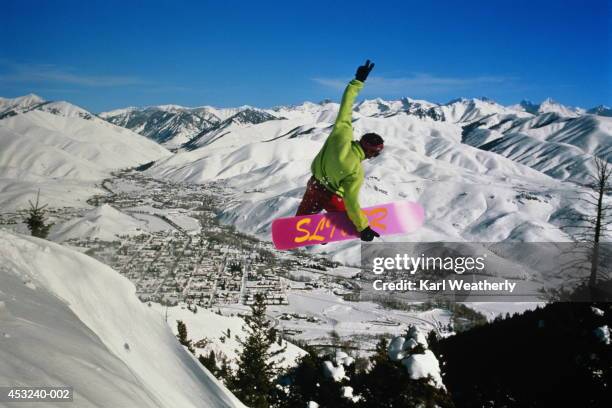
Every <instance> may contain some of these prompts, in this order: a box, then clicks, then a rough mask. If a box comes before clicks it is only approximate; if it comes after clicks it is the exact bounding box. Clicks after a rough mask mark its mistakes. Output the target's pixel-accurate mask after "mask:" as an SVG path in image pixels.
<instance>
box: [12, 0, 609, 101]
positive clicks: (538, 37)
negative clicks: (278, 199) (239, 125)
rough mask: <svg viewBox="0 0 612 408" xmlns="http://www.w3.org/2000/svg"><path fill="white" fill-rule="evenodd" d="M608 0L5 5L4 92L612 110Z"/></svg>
mask: <svg viewBox="0 0 612 408" xmlns="http://www.w3.org/2000/svg"><path fill="white" fill-rule="evenodd" d="M611 2H612V0H609V1H536V0H532V1H522V0H519V1H512V2H507V1H506V2H501V1H500V2H496V1H490V0H489V1H486V2H485V1H465V2H463V1H448V2H446V1H435V2H426V1H422V0H421V1H350V2H343V1H337V2H330V1H327V2H322V1H321V2H319V1H308V2H306V1H304V2H302V1H294V2H289V1H278V2H276V1H262V2H253V1H244V2H238V1H231V0H226V1H214V2H208V1H199V2H195V1H194V2H187V1H128V2H115V1H108V0H107V1H83V0H82V1H60V0H58V1H28V2H24V1H12V0H3V1H2V5H1V7H2V13H1V14H0V35H1V36H2V37H1V38H2V39H3V40H2V43H1V44H0V96H4V97H15V96H19V95H23V94H26V93H30V92H34V93H37V94H39V95H41V96H42V97H44V98H45V99H49V100H58V99H62V100H68V101H70V102H73V103H75V104H78V105H80V106H83V107H85V108H87V109H89V110H91V111H94V112H99V111H103V110H109V109H113V108H118V107H125V106H130V105H136V106H143V105H155V104H167V103H174V104H180V105H186V106H199V105H213V106H220V107H221V106H238V105H244V104H249V105H255V106H260V107H270V106H274V105H281V104H294V103H300V102H302V101H305V100H310V101H315V102H316V101H320V100H322V99H325V98H330V99H333V100H337V99H338V98H339V97H340V93H341V90H342V87H343V85H344V84H345V83H346V81H348V80H349V79H351V78H352V76H353V75H354V72H355V68H356V67H357V65H359V64H361V63H363V61H364V60H365V59H366V58H370V59H371V60H373V61H374V62H375V63H376V67H375V68H374V71H373V72H372V74H371V79H369V80H368V83H367V84H366V88H365V89H364V92H363V94H362V97H365V98H373V97H382V98H386V99H394V98H400V97H403V96H409V97H412V98H422V99H427V100H430V101H435V102H447V101H449V100H450V99H453V98H457V97H478V96H487V97H490V98H492V99H495V100H497V101H499V102H500V103H503V104H511V103H516V102H518V101H520V100H521V99H523V98H526V99H530V100H533V101H536V102H539V101H541V100H543V99H544V98H546V97H549V96H550V97H552V98H553V99H555V100H558V101H559V102H561V103H564V104H568V105H577V106H582V107H587V108H589V107H592V106H594V105H597V104H600V103H604V104H607V105H612V40H611V36H612V35H611V32H612V16H611V13H610V8H611Z"/></svg>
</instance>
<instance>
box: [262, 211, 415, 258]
mask: <svg viewBox="0 0 612 408" xmlns="http://www.w3.org/2000/svg"><path fill="white" fill-rule="evenodd" d="M362 211H363V213H364V214H365V216H366V217H367V218H368V220H369V222H370V228H372V229H373V230H374V231H376V232H378V233H379V234H380V235H381V236H385V235H392V234H402V233H404V234H405V233H409V232H412V231H414V230H416V229H417V228H419V227H420V226H421V225H423V221H424V220H425V210H424V209H423V207H421V205H420V204H418V203H414V202H411V201H401V202H397V203H389V204H380V205H375V206H373V207H367V208H362ZM355 238H359V232H358V231H357V229H356V228H355V226H354V225H353V223H352V222H351V220H350V219H349V218H348V216H347V215H346V213H345V212H325V213H319V214H312V215H299V216H295V217H286V218H278V219H276V220H274V221H273V222H272V241H273V242H274V245H275V246H276V248H277V249H293V248H298V247H303V246H308V245H317V244H322V243H327V242H336V241H344V240H348V239H355Z"/></svg>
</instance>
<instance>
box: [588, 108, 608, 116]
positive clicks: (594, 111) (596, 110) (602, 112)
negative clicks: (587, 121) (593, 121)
mask: <svg viewBox="0 0 612 408" xmlns="http://www.w3.org/2000/svg"><path fill="white" fill-rule="evenodd" d="M587 113H590V114H592V115H599V116H612V108H610V107H609V106H606V105H598V106H596V107H594V108H591V109H589V110H588V111H587Z"/></svg>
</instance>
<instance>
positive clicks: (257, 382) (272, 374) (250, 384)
mask: <svg viewBox="0 0 612 408" xmlns="http://www.w3.org/2000/svg"><path fill="white" fill-rule="evenodd" d="M245 322H246V326H245V327H244V329H245V331H247V332H248V336H247V338H246V339H244V340H241V339H238V341H239V343H240V344H241V346H242V350H241V351H239V350H237V353H238V361H237V363H238V370H237V371H236V374H235V375H234V376H233V377H232V378H231V379H230V381H228V385H229V388H230V390H231V391H232V392H233V393H234V394H235V395H236V396H237V397H238V398H239V399H240V400H241V401H242V402H243V403H244V404H245V405H247V406H249V407H252V408H268V407H270V406H271V405H272V404H273V403H274V401H275V400H276V399H277V397H276V392H277V389H276V387H275V384H274V380H275V378H276V377H277V375H278V373H279V367H278V363H277V362H275V361H274V357H275V356H276V355H278V354H280V353H282V352H283V351H284V350H285V349H284V348H282V349H278V350H277V351H274V352H273V351H272V350H271V348H272V345H273V343H274V342H275V340H276V331H275V330H274V328H273V327H272V326H271V322H270V321H269V320H268V319H267V318H266V302H265V298H264V296H263V295H262V294H260V293H258V294H256V295H255V303H254V304H253V305H252V306H251V315H250V316H247V317H245Z"/></svg>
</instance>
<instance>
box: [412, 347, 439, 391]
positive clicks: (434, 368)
mask: <svg viewBox="0 0 612 408" xmlns="http://www.w3.org/2000/svg"><path fill="white" fill-rule="evenodd" d="M402 365H404V366H405V367H406V370H407V371H408V375H410V378H412V379H413V380H419V379H421V378H427V377H431V381H432V382H433V384H432V385H435V386H436V387H438V388H444V384H443V383H442V377H441V375H440V364H439V363H438V359H437V358H436V356H435V355H434V353H432V351H431V350H425V352H424V353H422V354H411V355H410V356H409V357H407V358H405V359H403V360H402Z"/></svg>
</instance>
